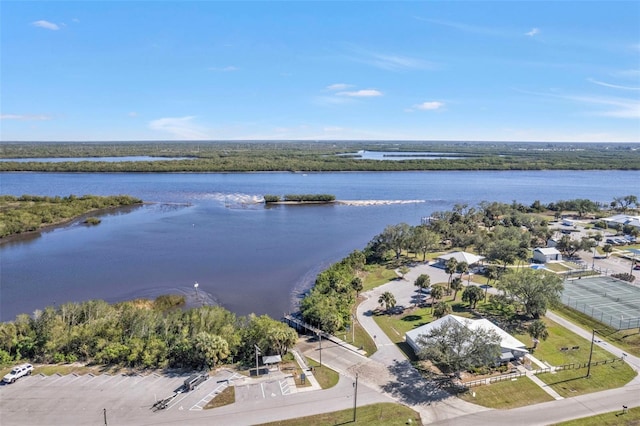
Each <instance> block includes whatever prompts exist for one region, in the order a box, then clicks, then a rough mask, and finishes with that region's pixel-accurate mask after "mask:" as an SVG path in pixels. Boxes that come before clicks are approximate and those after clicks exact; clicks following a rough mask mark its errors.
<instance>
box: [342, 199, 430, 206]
mask: <svg viewBox="0 0 640 426" xmlns="http://www.w3.org/2000/svg"><path fill="white" fill-rule="evenodd" d="M426 202H427V201H426V200H339V201H336V204H342V205H345V206H388V205H391V204H418V203H426Z"/></svg>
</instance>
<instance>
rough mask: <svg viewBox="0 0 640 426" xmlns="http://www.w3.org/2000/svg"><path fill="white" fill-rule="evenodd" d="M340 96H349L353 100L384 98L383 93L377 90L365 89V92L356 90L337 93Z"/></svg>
mask: <svg viewBox="0 0 640 426" xmlns="http://www.w3.org/2000/svg"><path fill="white" fill-rule="evenodd" d="M336 95H338V96H349V97H351V98H373V97H376V96H382V92H380V91H379V90H375V89H363V90H355V91H351V92H338V93H336Z"/></svg>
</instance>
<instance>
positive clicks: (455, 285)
mask: <svg viewBox="0 0 640 426" xmlns="http://www.w3.org/2000/svg"><path fill="white" fill-rule="evenodd" d="M451 289H452V290H453V300H456V297H458V292H459V291H460V290H462V279H460V278H459V277H455V278H454V279H453V280H451Z"/></svg>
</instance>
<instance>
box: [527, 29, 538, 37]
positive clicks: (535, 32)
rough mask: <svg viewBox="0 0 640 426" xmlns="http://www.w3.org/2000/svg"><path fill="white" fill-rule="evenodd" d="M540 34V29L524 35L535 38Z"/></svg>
mask: <svg viewBox="0 0 640 426" xmlns="http://www.w3.org/2000/svg"><path fill="white" fill-rule="evenodd" d="M539 33H540V30H539V29H538V28H532V29H531V31H529V32H528V33H524V35H526V36H529V37H533V36H534V35H536V34H539Z"/></svg>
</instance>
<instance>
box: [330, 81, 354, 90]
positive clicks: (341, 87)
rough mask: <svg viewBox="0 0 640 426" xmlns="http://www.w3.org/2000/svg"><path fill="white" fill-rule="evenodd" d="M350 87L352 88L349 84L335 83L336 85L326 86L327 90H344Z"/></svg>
mask: <svg viewBox="0 0 640 426" xmlns="http://www.w3.org/2000/svg"><path fill="white" fill-rule="evenodd" d="M350 87H353V85H351V84H344V83H336V84H330V85H329V86H327V90H331V91H333V90H345V89H348V88H350Z"/></svg>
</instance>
